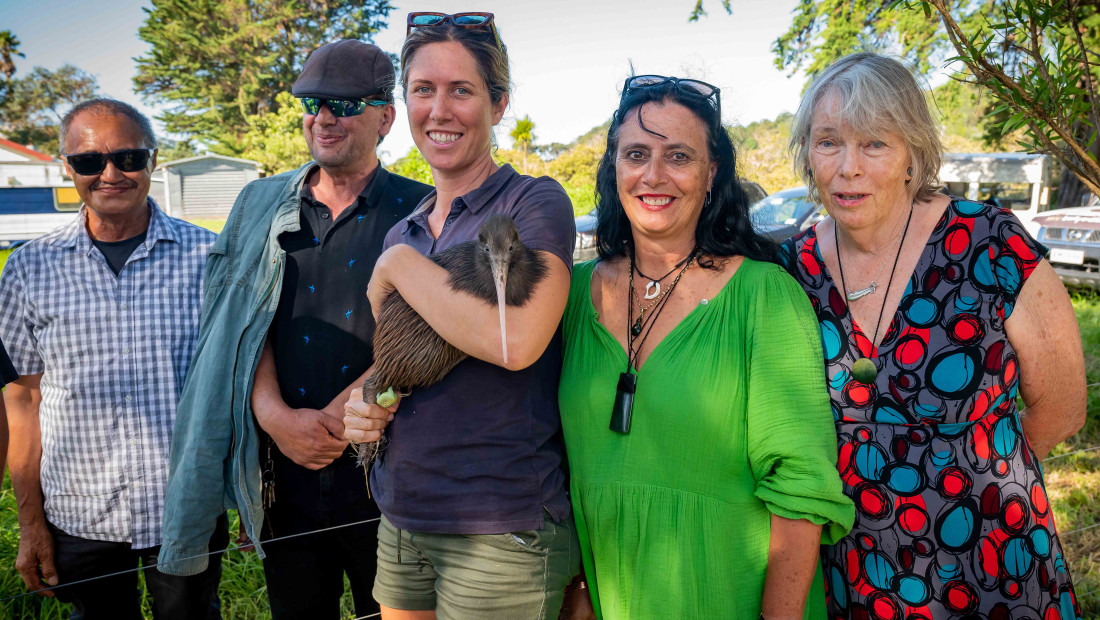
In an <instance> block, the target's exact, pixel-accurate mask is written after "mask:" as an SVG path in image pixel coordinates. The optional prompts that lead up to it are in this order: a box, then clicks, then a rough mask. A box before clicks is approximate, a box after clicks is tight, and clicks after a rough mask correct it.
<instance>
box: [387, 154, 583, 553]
mask: <svg viewBox="0 0 1100 620" xmlns="http://www.w3.org/2000/svg"><path fill="white" fill-rule="evenodd" d="M434 201H435V192H434V191H433V192H432V193H431V194H428V196H426V197H425V198H424V200H423V201H421V203H420V205H419V206H418V207H417V209H416V210H415V211H414V212H413V214H412V215H410V216H409V217H408V218H406V219H405V220H404V221H403V222H400V223H398V224H397V225H396V226H394V227H393V228H392V229H391V230H390V231H389V233H388V234H387V235H386V241H385V247H387V248H388V247H390V246H392V245H395V244H398V243H404V244H407V245H410V246H412V247H413V248H416V250H417V251H419V252H420V253H421V254H423V255H425V256H431V255H432V254H435V253H436V252H441V251H443V250H446V249H447V248H450V247H452V246H454V245H457V244H459V243H462V242H464V241H471V240H474V239H476V238H477V231H478V229H479V228H480V227H481V224H482V223H483V222H484V221H485V220H486V218H488V217H489V216H491V215H496V214H499V213H503V214H506V215H510V216H511V217H512V218H513V220H515V222H516V226H517V228H519V233H520V238H521V239H522V240H523V243H524V244H526V245H527V246H528V247H530V248H532V249H534V250H544V251H546V252H549V253H550V254H552V255H553V256H556V257H557V258H556V259H555V258H550V257H548V259H549V260H561V261H562V262H563V263H565V265H566V266H569V267H570V268H571V267H572V254H573V237H574V235H575V227H574V224H573V207H572V204H571V203H570V202H569V197H568V196H567V195H566V193H565V190H563V189H562V187H561V185H559V184H558V182H557V181H555V180H553V179H551V178H549V177H542V178H539V179H535V178H532V177H528V176H523V175H520V174H519V173H517V172H516V171H515V170H513V169H512V167H511V166H508V165H505V166H503V167H501V168H500V169H498V170H497V171H496V172H494V173H493V174H492V176H490V177H489V178H488V179H487V180H486V181H485V183H483V184H482V185H481V187H479V188H477V189H475V190H474V191H472V192H470V193H468V194H465V195H463V196H460V197H458V198H456V199H455V200H454V202H453V203H452V205H451V211H450V214H449V215H448V217H447V221H446V222H445V223H444V224H443V230H442V231H441V232H440V234H439V238H438V239H436V238H433V237H432V235H431V232H430V229H429V228H428V214H429V213H430V212H431V208H432V205H434ZM561 360H562V339H561V330H560V328H559V330H558V332H557V333H556V334H555V336H554V338H553V340H552V341H551V342H550V345H549V346H548V347H547V348H546V350H545V351H543V353H542V356H541V357H539V359H538V361H536V362H535V363H534V364H532V365H531V366H529V367H528V368H525V369H523V370H519V371H515V372H512V371H509V370H506V369H504V368H501V367H500V366H496V365H493V364H489V363H487V362H484V361H481V360H478V359H474V358H468V359H467V360H465V361H463V362H462V363H461V364H459V365H458V366H457V367H456V368H455V369H454V370H453V371H451V373H450V374H449V375H447V376H446V377H445V378H444V379H443V380H442V381H440V382H439V383H437V384H435V385H433V386H430V387H427V388H422V389H418V390H414V391H413V393H412V395H410V396H408V397H406V398H405V399H404V400H402V402H401V406H400V408H399V409H398V411H397V414H396V415H395V416H394V419H393V421H392V422H390V424H389V427H387V430H386V433H387V435H388V437H389V444H388V446H387V447H386V450H385V452H383V454H382V456H381V458H380V460H379V462H377V463H375V466H374V468H373V469H372V471H371V490H372V491H373V492H374V496H375V499H376V500H377V501H378V507H379V508H380V509H381V510H382V514H384V515H386V518H387V519H389V521H390V522H391V523H393V525H394V526H396V527H398V528H400V529H403V530H410V531H414V532H429V533H438V534H500V533H504V532H514V531H519V530H531V529H539V528H541V527H542V519H543V516H544V515H545V514H546V513H547V512H548V513H549V514H550V516H551V517H553V518H554V520H556V521H561V520H564V519H566V518H568V517H569V516H570V504H569V498H568V495H567V493H566V477H565V472H564V471H563V467H564V449H563V444H562V438H561V417H560V415H559V413H558V380H559V378H560V376H561Z"/></svg>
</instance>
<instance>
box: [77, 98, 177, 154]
mask: <svg viewBox="0 0 1100 620" xmlns="http://www.w3.org/2000/svg"><path fill="white" fill-rule="evenodd" d="M83 112H93V113H95V114H102V115H105V116H112V115H113V116H125V117H126V118H128V119H130V120H131V121H133V123H134V124H135V125H137V127H138V129H140V130H141V141H142V142H143V143H144V144H145V148H150V149H155V148H157V135H156V134H155V133H153V124H152V123H151V122H150V121H149V118H148V117H147V116H145V115H144V114H142V113H141V112H138V111H137V108H135V107H134V106H132V105H130V104H128V103H123V102H122V101H118V100H117V99H106V98H99V99H89V100H88V101H82V102H80V103H78V104H76V105H74V106H73V107H72V109H71V110H69V111H68V112H66V113H65V116H63V117H61V130H60V131H59V132H58V137H57V141H58V146H59V147H60V149H61V151H60V152H61V154H62V155H66V154H67V153H66V152H65V138H67V137H68V136H69V127H71V126H72V124H73V121H74V120H75V119H76V117H77V116H79V115H80V114H81V113H83Z"/></svg>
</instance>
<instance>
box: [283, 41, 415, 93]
mask: <svg viewBox="0 0 1100 620" xmlns="http://www.w3.org/2000/svg"><path fill="white" fill-rule="evenodd" d="M395 82H396V73H395V72H394V69H393V62H392V61H391V60H390V57H389V56H388V55H387V54H386V53H385V52H383V51H382V50H380V49H378V47H377V46H374V45H371V44H370V43H364V42H362V41H357V40H355V39H341V40H339V41H333V42H332V43H326V44H324V45H322V46H321V47H319V48H317V49H315V50H313V53H312V54H310V55H309V58H308V59H307V60H306V64H305V65H304V66H303V67H302V74H301V75H299V76H298V79H297V80H295V82H294V86H293V87H292V88H291V90H290V92H291V93H292V94H293V95H294V96H295V97H320V98H323V99H362V98H363V97H368V96H372V95H381V98H383V99H385V100H386V101H393V87H394V83H395Z"/></svg>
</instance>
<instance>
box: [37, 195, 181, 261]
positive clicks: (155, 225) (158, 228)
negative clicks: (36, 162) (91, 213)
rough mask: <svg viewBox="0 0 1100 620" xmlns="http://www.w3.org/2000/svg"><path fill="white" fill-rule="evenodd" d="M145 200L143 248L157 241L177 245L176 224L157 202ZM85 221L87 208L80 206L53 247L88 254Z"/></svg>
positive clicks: (90, 241)
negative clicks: (146, 224) (145, 217)
mask: <svg viewBox="0 0 1100 620" xmlns="http://www.w3.org/2000/svg"><path fill="white" fill-rule="evenodd" d="M145 200H146V205H147V206H148V208H149V228H147V229H146V235H145V246H146V247H149V248H151V247H153V245H154V244H155V243H156V242H157V241H171V242H173V243H179V241H180V237H179V231H178V230H176V223H175V222H174V221H172V219H171V218H169V217H168V216H167V215H165V214H164V212H163V211H161V210H160V207H158V206H157V202H156V201H155V200H153V198H152V197H151V196H146V197H145ZM87 219H88V206H87V205H85V204H81V205H80V212H79V214H78V215H77V217H74V218H73V220H72V221H71V222H69V223H68V224H66V225H65V227H64V228H62V229H61V234H60V235H58V237H57V240H56V241H54V243H53V245H54V246H57V247H63V248H76V249H77V250H79V251H81V252H83V253H88V252H90V251H91V250H92V247H93V246H92V237H91V236H90V235H89V234H88V227H87V226H86V225H85V223H86V222H87Z"/></svg>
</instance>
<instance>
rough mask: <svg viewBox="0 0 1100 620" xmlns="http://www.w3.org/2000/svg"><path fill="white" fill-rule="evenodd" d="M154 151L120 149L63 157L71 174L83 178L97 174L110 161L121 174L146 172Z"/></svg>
mask: <svg viewBox="0 0 1100 620" xmlns="http://www.w3.org/2000/svg"><path fill="white" fill-rule="evenodd" d="M154 150H155V149H122V150H120V151H111V152H110V153H73V154H72V155H64V156H63V157H64V158H65V161H67V162H69V166H70V167H71V168H72V169H73V172H75V173H77V174H83V175H85V176H89V175H93V174H99V173H101V172H103V170H104V169H105V168H107V162H108V161H110V162H111V163H112V164H114V166H115V168H118V169H119V170H120V171H121V172H137V171H139V170H146V169H147V168H148V166H149V159H150V158H151V157H153V152H154Z"/></svg>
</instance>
